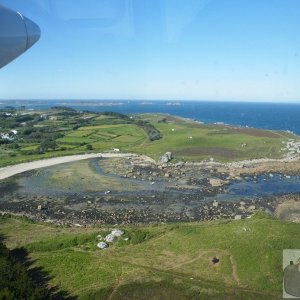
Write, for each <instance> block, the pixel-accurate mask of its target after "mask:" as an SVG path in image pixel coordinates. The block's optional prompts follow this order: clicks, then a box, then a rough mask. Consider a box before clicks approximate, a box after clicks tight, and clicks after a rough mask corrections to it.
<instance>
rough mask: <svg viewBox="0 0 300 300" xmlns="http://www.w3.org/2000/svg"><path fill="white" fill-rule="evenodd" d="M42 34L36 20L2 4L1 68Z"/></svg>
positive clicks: (0, 21) (0, 11)
mask: <svg viewBox="0 0 300 300" xmlns="http://www.w3.org/2000/svg"><path fill="white" fill-rule="evenodd" d="M40 35H41V30H40V28H39V27H38V26H37V25H36V24H35V23H34V22H32V21H31V20H29V19H27V18H26V17H24V16H23V15H21V14H20V13H19V12H16V11H13V10H11V9H8V8H6V7H4V6H2V5H0V68H2V67H3V66H5V65H7V64H8V63H9V62H11V61H12V60H14V59H15V58H16V57H18V56H19V55H21V54H22V53H24V52H25V51H26V50H28V49H29V48H30V47H31V46H32V45H33V44H35V43H36V42H37V41H38V40H39V38H40Z"/></svg>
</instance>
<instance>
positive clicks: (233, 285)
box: [0, 215, 300, 299]
mask: <svg viewBox="0 0 300 300" xmlns="http://www.w3.org/2000/svg"><path fill="white" fill-rule="evenodd" d="M121 228H122V229H124V230H125V235H124V236H123V237H121V238H119V239H118V241H117V242H115V243H113V244H111V246H110V247H109V248H108V249H106V250H99V249H97V247H96V244H97V240H98V239H97V235H98V234H101V235H102V236H104V235H105V234H106V233H108V232H109V230H110V229H111V228H108V227H101V228H62V227H54V226H51V225H46V224H34V223H30V222H28V221H26V220H24V219H15V218H4V217H2V218H1V223H0V232H1V235H2V236H3V237H4V239H5V240H4V241H5V243H6V244H7V246H8V247H9V248H11V249H13V248H16V247H25V249H27V251H28V252H29V257H30V259H31V260H32V261H34V263H33V265H32V267H35V268H41V269H42V270H43V272H46V273H47V274H48V275H50V278H51V279H50V281H49V283H48V284H49V286H50V287H53V286H57V287H58V288H59V289H61V290H64V291H67V292H69V293H70V294H71V295H73V296H78V297H79V298H80V299H87V298H89V299H96V298H97V299H280V296H281V294H282V292H281V291H282V250H283V249H286V248H287V249H293V248H300V224H294V223H288V222H281V221H279V220H275V219H272V218H270V217H266V216H263V215H256V216H254V217H253V218H251V219H245V220H239V221H214V222H201V223H189V224H169V225H148V226H138V227H121ZM124 238H128V241H126V240H124ZM214 256H217V257H218V258H219V259H220V262H219V263H218V264H216V265H213V264H212V262H211V259H212V257H214ZM121 295H122V298H121Z"/></svg>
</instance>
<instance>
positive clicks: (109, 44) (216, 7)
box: [0, 0, 300, 102]
mask: <svg viewBox="0 0 300 300" xmlns="http://www.w3.org/2000/svg"><path fill="white" fill-rule="evenodd" d="M0 4H3V5H5V6H8V7H10V8H13V9H16V10H18V11H20V12H21V13H23V14H24V15H25V16H27V17H29V18H30V19H32V20H33V21H35V22H36V23H37V24H39V26H40V27H41V30H42V37H41V40H40V41H39V42H38V43H37V44H36V45H35V46H34V47H33V48H32V49H30V50H29V51H28V52H26V53H25V54H23V55H22V56H20V57H19V58H18V59H16V60H15V61H14V62H12V63H11V64H9V65H7V66H6V67H4V68H3V69H1V70H0V98H1V99H167V100H170V99H171V100H172V99H174V100H175V99H176V100H234V101H238V100H241V101H286V102H300V1H299V0H26V1H24V0H0Z"/></svg>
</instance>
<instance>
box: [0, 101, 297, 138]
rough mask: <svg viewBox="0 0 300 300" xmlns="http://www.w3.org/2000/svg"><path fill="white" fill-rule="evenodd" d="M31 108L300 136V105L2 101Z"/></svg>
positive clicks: (196, 102)
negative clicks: (154, 117)
mask: <svg viewBox="0 0 300 300" xmlns="http://www.w3.org/2000/svg"><path fill="white" fill-rule="evenodd" d="M7 105H12V106H15V107H19V106H21V105H23V106H25V107H26V108H28V109H33V108H34V109H45V108H50V107H52V106H56V105H66V106H69V107H72V108H76V109H79V110H90V111H96V112H100V111H115V112H120V113H125V114H128V113H132V114H135V113H169V114H173V115H177V116H181V117H185V118H191V119H195V120H198V121H202V122H204V123H215V122H223V123H226V124H232V125H241V126H249V127H256V128H263V129H272V130H289V131H292V132H294V133H296V134H299V135H300V103H299V104H297V103H296V104H292V103H254V102H253V103H250V102H209V101H142V100H141V101H133V100H131V101H130V100H113V101H112V100H107V101H103V100H85V101H83V100H36V101H34V100H32V101H27V100H26V101H25V100H24V101H0V108H3V107H5V106H7Z"/></svg>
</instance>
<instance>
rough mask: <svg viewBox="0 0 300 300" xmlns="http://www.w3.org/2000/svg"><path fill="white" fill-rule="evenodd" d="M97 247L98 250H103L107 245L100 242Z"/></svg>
mask: <svg viewBox="0 0 300 300" xmlns="http://www.w3.org/2000/svg"><path fill="white" fill-rule="evenodd" d="M97 247H98V248H100V249H105V248H108V245H107V244H106V243H104V242H100V243H98V244H97Z"/></svg>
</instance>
